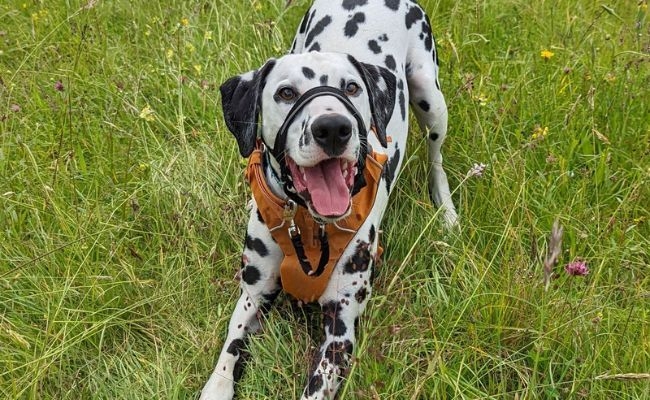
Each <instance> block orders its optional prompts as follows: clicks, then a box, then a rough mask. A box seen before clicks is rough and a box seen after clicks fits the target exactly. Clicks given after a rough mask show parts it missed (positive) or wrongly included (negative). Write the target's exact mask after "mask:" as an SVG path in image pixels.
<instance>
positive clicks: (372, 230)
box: [368, 225, 377, 243]
mask: <svg viewBox="0 0 650 400" xmlns="http://www.w3.org/2000/svg"><path fill="white" fill-rule="evenodd" d="M376 235H377V231H376V229H375V226H374V225H370V233H369V234H368V241H369V242H370V243H373V242H374V241H375V237H376Z"/></svg>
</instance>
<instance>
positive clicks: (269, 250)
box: [201, 206, 283, 400]
mask: <svg viewBox="0 0 650 400" xmlns="http://www.w3.org/2000/svg"><path fill="white" fill-rule="evenodd" d="M282 257H283V256H282V251H281V250H280V248H279V247H278V246H277V244H276V243H275V242H274V241H273V239H272V238H271V234H270V232H269V230H268V228H267V227H266V225H264V223H263V222H262V221H261V216H259V214H258V212H257V208H256V207H255V206H253V209H252V210H251V217H250V219H249V223H248V230H247V233H246V240H245V243H244V251H243V255H242V264H241V270H240V275H241V281H240V286H241V296H240V297H239V301H237V305H236V306H235V310H234V311H233V314H232V317H231V319H230V323H229V326H228V335H227V337H226V341H225V342H224V346H223V349H222V350H221V354H220V355H219V360H218V361H217V365H216V367H215V369H214V371H213V372H212V375H211V376H210V379H209V380H208V382H207V383H206V385H205V387H204V388H203V390H202V391H201V399H202V400H231V399H232V398H233V396H234V393H235V382H236V381H237V380H238V379H239V378H240V377H241V375H242V372H243V367H244V361H245V360H244V359H245V356H246V338H247V336H248V335H249V334H251V333H255V332H257V331H258V330H259V329H260V327H261V325H260V320H259V318H260V316H261V315H262V314H263V313H265V312H266V311H268V308H269V307H270V306H271V304H272V303H273V301H274V300H275V298H276V297H277V295H278V294H279V292H280V290H281V285H280V280H279V276H280V263H281V262H282Z"/></svg>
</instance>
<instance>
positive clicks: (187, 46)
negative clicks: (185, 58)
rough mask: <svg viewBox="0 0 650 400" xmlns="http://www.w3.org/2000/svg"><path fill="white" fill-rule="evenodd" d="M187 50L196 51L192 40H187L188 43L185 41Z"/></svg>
mask: <svg viewBox="0 0 650 400" xmlns="http://www.w3.org/2000/svg"><path fill="white" fill-rule="evenodd" d="M185 50H186V51H187V52H188V53H190V54H192V53H194V50H196V49H195V48H194V45H193V44H192V43H190V42H186V43H185Z"/></svg>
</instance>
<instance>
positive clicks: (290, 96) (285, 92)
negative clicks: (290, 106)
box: [276, 86, 298, 101]
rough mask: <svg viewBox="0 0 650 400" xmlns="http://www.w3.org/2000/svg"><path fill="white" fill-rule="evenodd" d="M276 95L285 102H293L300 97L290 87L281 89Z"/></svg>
mask: <svg viewBox="0 0 650 400" xmlns="http://www.w3.org/2000/svg"><path fill="white" fill-rule="evenodd" d="M276 95H277V96H278V97H279V98H281V99H282V100H284V101H292V100H294V99H295V98H296V97H298V93H296V91H295V90H293V89H292V88H290V87H288V86H285V87H281V88H280V89H279V90H278V91H277V93H276Z"/></svg>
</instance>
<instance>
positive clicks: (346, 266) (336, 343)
mask: <svg viewBox="0 0 650 400" xmlns="http://www.w3.org/2000/svg"><path fill="white" fill-rule="evenodd" d="M371 246H372V247H375V246H376V245H375V246H373V245H371V244H369V243H366V242H359V243H358V244H357V246H356V247H355V249H354V252H353V253H352V254H351V255H350V256H349V257H348V258H347V262H344V263H342V264H340V265H338V266H337V270H336V271H335V272H334V274H333V276H332V279H331V281H330V283H329V285H328V288H327V290H326V291H325V293H324V294H323V296H322V297H321V298H320V299H319V303H320V305H321V309H322V312H323V325H324V328H325V340H324V341H323V342H322V344H321V346H320V350H319V352H318V354H317V355H316V357H315V358H314V360H313V363H312V366H311V369H310V372H309V378H308V382H307V387H306V388H305V390H304V392H303V395H302V400H324V399H334V398H335V396H336V392H337V391H338V389H339V386H340V384H341V382H342V381H343V379H344V378H345V377H346V376H347V373H348V370H349V367H350V362H351V360H352V350H353V348H354V345H355V342H356V339H355V331H356V329H357V324H358V321H359V316H360V315H361V313H362V312H363V310H364V308H365V306H366V303H367V301H368V299H369V298H370V293H371V290H372V289H371V275H372V271H371V270H372V263H373V259H374V256H373V255H374V253H375V251H374V249H372V250H371Z"/></svg>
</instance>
